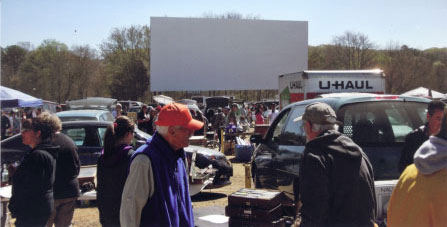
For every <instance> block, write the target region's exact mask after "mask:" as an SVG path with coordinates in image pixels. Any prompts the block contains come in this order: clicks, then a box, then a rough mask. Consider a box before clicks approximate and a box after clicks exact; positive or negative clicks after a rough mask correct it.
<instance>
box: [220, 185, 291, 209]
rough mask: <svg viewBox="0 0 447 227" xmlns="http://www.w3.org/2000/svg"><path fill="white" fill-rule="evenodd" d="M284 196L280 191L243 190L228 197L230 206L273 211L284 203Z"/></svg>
mask: <svg viewBox="0 0 447 227" xmlns="http://www.w3.org/2000/svg"><path fill="white" fill-rule="evenodd" d="M284 196H285V195H284V193H282V192H278V191H267V190H260V189H249V188H241V189H239V190H238V191H237V192H234V193H232V194H231V195H229V196H228V205H229V206H240V207H251V208H259V209H264V210H271V209H273V208H275V207H277V206H278V205H279V204H281V202H282V201H284Z"/></svg>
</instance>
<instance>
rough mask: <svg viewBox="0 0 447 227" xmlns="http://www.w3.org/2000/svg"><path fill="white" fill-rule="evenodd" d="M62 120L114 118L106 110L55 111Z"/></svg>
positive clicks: (105, 119)
mask: <svg viewBox="0 0 447 227" xmlns="http://www.w3.org/2000/svg"><path fill="white" fill-rule="evenodd" d="M56 116H58V117H59V118H60V119H61V121H62V122H65V121H110V122H113V121H114V120H115V118H114V117H113V115H112V113H111V112H110V111H108V110H67V111H61V112H58V113H56Z"/></svg>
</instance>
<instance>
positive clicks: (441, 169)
mask: <svg viewBox="0 0 447 227" xmlns="http://www.w3.org/2000/svg"><path fill="white" fill-rule="evenodd" d="M446 201H447V140H444V139H441V138H438V137H435V136H431V137H430V139H429V140H427V141H426V142H425V143H423V144H422V146H421V147H420V148H419V149H418V150H417V151H416V153H415V154H414V164H413V165H410V166H408V167H407V168H406V169H405V171H404V172H403V173H402V175H401V176H400V178H399V182H398V183H397V185H396V187H395V188H394V191H393V194H392V196H391V199H390V203H389V206H388V226H390V227H393V226H447V202H446Z"/></svg>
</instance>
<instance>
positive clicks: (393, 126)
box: [251, 93, 430, 219]
mask: <svg viewBox="0 0 447 227" xmlns="http://www.w3.org/2000/svg"><path fill="white" fill-rule="evenodd" d="M429 101H430V100H428V99H425V98H415V97H405V96H398V95H376V94H359V93H356V94H340V93H338V94H330V95H323V97H322V98H317V99H311V100H305V101H301V102H296V103H293V104H290V105H288V106H286V107H285V108H284V109H283V110H282V111H281V112H280V113H279V115H278V117H276V119H275V120H274V122H273V123H272V124H271V126H270V128H269V129H268V131H267V133H266V135H265V137H264V138H262V137H261V136H260V135H255V136H252V137H251V141H252V142H254V143H257V144H259V145H258V146H257V148H256V150H255V151H254V153H253V156H252V161H251V172H252V177H253V182H254V184H255V186H256V188H270V189H279V190H282V191H284V192H285V193H286V195H288V196H289V197H290V198H291V199H295V200H297V195H298V193H299V191H298V190H299V188H298V180H299V167H300V162H301V159H302V156H303V151H304V147H305V143H306V137H305V134H304V132H303V129H302V128H301V124H302V121H299V122H293V119H295V118H297V117H299V116H301V115H303V113H304V110H305V107H306V106H307V105H308V104H311V103H314V102H324V103H327V104H329V105H330V106H331V107H332V108H333V109H334V110H335V112H336V113H337V119H338V120H339V121H341V122H343V126H341V127H340V128H339V130H340V132H342V133H344V134H345V135H347V136H349V137H350V138H352V139H353V140H354V142H356V143H357V144H358V145H359V146H360V147H361V148H362V149H363V151H364V152H365V153H366V154H367V156H368V157H369V159H370V161H371V164H372V166H373V169H374V177H375V188H376V197H377V202H378V206H379V212H378V216H379V218H380V219H383V218H386V208H387V205H388V200H389V198H390V196H391V192H392V190H393V188H394V186H395V185H396V183H397V180H396V179H398V178H399V171H398V162H399V157H400V152H401V149H402V147H403V144H404V140H405V136H406V135H407V134H408V133H409V132H411V131H412V130H413V129H415V128H417V127H419V126H421V125H422V124H424V123H425V119H426V108H427V105H428V103H429Z"/></svg>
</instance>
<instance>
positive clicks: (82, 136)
mask: <svg viewBox="0 0 447 227" xmlns="http://www.w3.org/2000/svg"><path fill="white" fill-rule="evenodd" d="M110 124H112V123H111V122H107V121H72V122H62V133H64V134H66V135H68V136H69V137H70V138H72V139H73V141H74V142H75V144H76V145H77V146H78V148H79V159H80V161H81V165H82V166H87V165H96V163H97V160H98V157H99V155H100V153H101V150H102V148H103V137H104V133H105V131H106V129H107V126H108V125H110ZM150 138H151V136H150V135H149V134H147V133H145V132H143V131H141V130H139V129H137V128H136V129H135V133H134V139H133V141H132V144H131V145H132V146H133V147H135V148H137V147H139V146H141V145H142V144H144V143H146V141H147V140H148V139H150ZM30 150H31V149H30V148H29V147H28V146H26V145H24V144H23V143H22V136H21V134H17V135H15V136H12V137H10V138H8V139H5V140H3V141H2V142H1V154H2V156H1V159H2V160H1V162H2V164H3V163H7V164H8V163H13V162H15V161H19V160H21V159H22V157H23V156H24V155H25V153H26V152H28V151H30ZM194 151H197V155H196V161H195V166H196V167H198V168H199V169H206V168H208V167H210V165H211V167H212V169H214V174H215V176H214V179H213V181H212V184H210V185H207V186H208V188H218V187H223V186H225V185H228V184H230V183H231V182H230V177H231V176H233V167H232V165H231V162H230V161H229V160H228V159H227V158H226V157H225V155H223V154H222V153H220V152H218V151H215V150H212V149H208V148H205V147H199V146H188V147H186V148H185V152H186V153H187V156H188V157H189V160H191V158H192V155H193V153H194Z"/></svg>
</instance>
